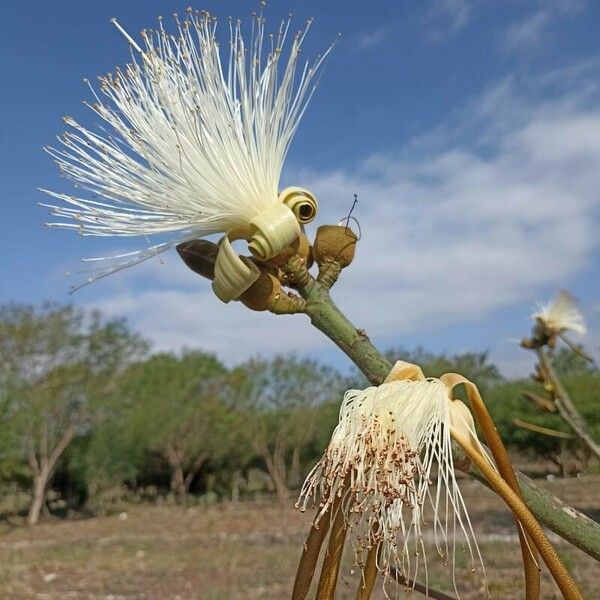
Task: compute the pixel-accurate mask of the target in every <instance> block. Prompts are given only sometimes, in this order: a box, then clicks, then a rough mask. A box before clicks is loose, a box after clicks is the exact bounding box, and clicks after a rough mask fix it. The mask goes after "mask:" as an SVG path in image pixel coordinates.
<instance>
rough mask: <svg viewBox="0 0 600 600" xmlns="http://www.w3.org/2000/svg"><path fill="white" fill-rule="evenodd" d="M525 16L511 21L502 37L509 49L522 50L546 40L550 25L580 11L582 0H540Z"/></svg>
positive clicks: (582, 4) (583, 3) (582, 5)
mask: <svg viewBox="0 0 600 600" xmlns="http://www.w3.org/2000/svg"><path fill="white" fill-rule="evenodd" d="M537 5H538V6H537V9H536V10H535V11H534V12H532V13H530V14H529V15H527V16H526V17H525V18H523V19H520V20H518V21H515V22H514V23H511V24H510V25H509V26H508V27H507V28H506V30H505V31H504V32H503V34H502V37H503V40H504V43H505V45H506V47H507V48H508V49H509V50H524V49H531V48H534V47H537V46H539V45H540V44H541V43H542V42H547V41H548V37H549V31H550V29H551V28H552V26H553V25H554V24H555V23H557V22H558V21H560V20H564V18H565V17H568V16H569V15H573V14H575V13H578V12H580V11H581V10H582V9H583V8H584V5H585V2H584V1H583V0H581V1H580V0H542V1H540V2H538V3H537Z"/></svg>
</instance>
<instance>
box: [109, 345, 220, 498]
mask: <svg viewBox="0 0 600 600" xmlns="http://www.w3.org/2000/svg"><path fill="white" fill-rule="evenodd" d="M225 374H226V369H225V367H224V366H223V365H222V364H221V363H220V362H219V361H218V360H217V359H216V358H215V357H214V356H213V355H211V354H205V353H203V352H186V353H184V354H183V355H182V356H181V357H177V356H175V355H173V354H159V355H156V356H153V357H151V358H150V359H148V360H146V361H144V362H140V363H137V364H135V365H132V366H131V367H130V368H129V369H128V371H127V372H126V373H124V375H123V376H122V378H121V381H120V382H119V384H118V389H117V390H116V393H115V398H116V400H117V402H118V403H120V404H121V405H122V406H123V409H122V411H121V425H120V427H119V430H120V435H123V436H126V437H127V439H128V444H127V445H128V446H129V447H132V448H136V449H137V452H138V453H139V451H140V450H142V451H146V452H149V453H151V454H154V455H157V456H158V457H159V458H160V460H162V461H163V462H164V463H165V464H166V465H167V466H168V468H169V470H170V488H171V491H172V492H173V493H174V494H175V496H176V498H177V499H178V500H182V499H183V498H185V496H186V494H187V493H188V492H189V489H190V486H191V484H192V482H193V480H194V478H195V477H196V475H197V474H198V472H199V471H200V469H201V467H202V465H203V464H204V463H205V461H206V460H207V459H208V458H210V457H211V456H213V455H214V454H215V453H216V452H218V451H219V444H220V441H221V438H222V437H223V426H222V423H223V418H224V413H225V406H224V404H223V402H222V400H221V388H222V386H223V378H224V376H225Z"/></svg>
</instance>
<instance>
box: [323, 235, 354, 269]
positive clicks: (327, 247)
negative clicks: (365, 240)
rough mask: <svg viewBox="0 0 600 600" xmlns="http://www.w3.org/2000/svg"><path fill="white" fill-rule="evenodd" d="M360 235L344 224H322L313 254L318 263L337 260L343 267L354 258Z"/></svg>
mask: <svg viewBox="0 0 600 600" xmlns="http://www.w3.org/2000/svg"><path fill="white" fill-rule="evenodd" d="M357 241H358V237H357V236H356V234H355V233H354V232H353V231H352V230H351V229H350V228H349V227H345V226H343V225H321V227H319V228H318V229H317V235H316V237H315V243H314V245H313V254H314V257H315V260H316V261H317V264H319V265H320V264H323V263H325V262H336V263H338V264H339V265H340V267H341V268H342V269H343V268H345V267H347V266H348V265H349V264H350V263H351V262H352V259H353V258H354V251H355V250H356V242H357Z"/></svg>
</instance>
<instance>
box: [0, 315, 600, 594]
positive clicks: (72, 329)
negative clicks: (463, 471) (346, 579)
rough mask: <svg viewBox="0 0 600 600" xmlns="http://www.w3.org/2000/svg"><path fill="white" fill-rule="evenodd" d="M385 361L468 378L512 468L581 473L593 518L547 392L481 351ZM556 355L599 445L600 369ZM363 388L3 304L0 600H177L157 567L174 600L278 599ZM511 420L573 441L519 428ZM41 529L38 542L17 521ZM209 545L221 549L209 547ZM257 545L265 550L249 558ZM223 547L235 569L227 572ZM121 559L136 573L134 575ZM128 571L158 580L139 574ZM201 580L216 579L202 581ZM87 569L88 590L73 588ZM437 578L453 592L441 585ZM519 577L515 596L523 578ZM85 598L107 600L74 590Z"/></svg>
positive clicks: (479, 515)
mask: <svg viewBox="0 0 600 600" xmlns="http://www.w3.org/2000/svg"><path fill="white" fill-rule="evenodd" d="M388 355H389V358H391V359H398V358H402V359H404V360H409V361H413V362H416V363H418V364H420V365H422V366H423V369H424V371H425V373H426V374H427V375H429V376H437V375H441V374H442V373H445V372H452V371H456V372H460V373H462V374H464V375H465V376H466V377H468V378H469V379H471V380H473V381H474V382H476V383H477V385H478V386H479V388H480V390H481V391H482V393H483V395H484V397H485V398H486V400H487V403H488V405H489V407H490V410H491V412H492V414H493V417H494V418H495V420H496V422H497V424H498V427H499V429H500V433H501V435H502V437H503V439H504V440H505V441H506V443H507V444H508V446H509V449H510V450H511V452H512V453H513V455H514V457H515V462H516V464H517V466H518V467H519V468H521V469H523V470H525V471H526V472H528V473H529V474H531V475H533V476H550V479H553V478H555V477H556V476H557V475H558V476H560V477H562V476H576V475H579V476H581V475H583V474H587V476H586V477H584V478H582V479H571V480H569V481H571V482H572V483H570V484H569V488H565V489H562V493H563V496H565V495H566V499H569V494H571V495H573V494H575V496H573V497H572V498H571V501H573V502H574V503H575V504H576V505H577V506H578V507H579V508H583V510H586V511H587V512H588V513H589V514H591V516H594V515H595V514H596V513H597V512H600V511H599V510H598V509H599V508H600V503H597V504H595V500H594V498H595V496H597V494H595V495H594V494H593V493H591V491H590V486H592V487H593V485H597V484H598V482H599V481H600V478H598V477H595V476H594V473H596V472H597V470H598V465H597V464H596V463H594V461H593V460H591V457H590V455H589V453H588V452H587V451H586V449H585V448H584V447H582V446H581V445H580V443H578V442H577V440H576V439H570V438H569V437H568V436H569V432H568V430H566V429H565V425H564V423H563V422H562V421H561V420H560V419H559V418H558V417H557V416H556V415H555V414H553V413H551V412H546V413H540V411H539V410H538V408H537V407H536V406H535V404H534V403H532V402H529V401H527V399H526V398H525V397H524V395H523V392H530V393H533V394H534V397H542V396H543V394H544V390H543V389H542V388H541V386H540V385H539V384H536V383H535V382H534V381H531V380H527V379H524V380H507V379H505V378H504V377H502V375H501V373H500V372H499V370H498V368H497V367H496V366H495V365H494V364H492V363H491V362H490V361H489V359H488V355H487V353H486V352H485V351H482V352H480V353H468V354H458V355H454V356H446V355H437V354H431V353H429V352H427V351H425V350H423V349H416V350H407V349H402V348H395V349H390V350H389V351H388ZM554 359H555V364H556V366H557V370H558V372H559V373H560V375H561V377H562V379H563V382H564V384H565V386H566V387H567V388H568V391H569V392H570V393H571V395H572V398H573V400H574V401H575V403H576V405H577V407H578V408H579V410H580V411H581V413H582V415H583V416H584V417H585V418H586V420H587V422H588V424H589V426H590V428H591V430H592V432H593V433H594V435H595V436H596V437H600V413H599V411H598V410H597V406H598V404H599V402H600V371H599V370H598V368H597V366H595V365H593V364H590V363H588V362H586V361H585V360H583V359H582V358H581V357H579V356H578V355H577V354H574V353H573V352H572V351H571V350H570V349H568V348H566V347H564V348H560V349H558V350H557V351H556V352H555V356H554ZM366 386H367V382H366V381H365V380H364V379H363V377H362V375H360V374H359V373H357V372H348V373H340V372H338V371H336V370H335V369H333V368H331V367H329V366H325V365H322V364H319V363H318V362H316V361H313V360H309V359H301V358H298V357H297V356H294V355H286V356H276V357H274V358H272V359H269V360H265V359H262V358H260V357H256V358H254V359H252V360H249V361H247V362H245V363H243V364H240V365H237V366H236V367H234V368H229V369H228V368H226V367H225V366H224V365H223V364H222V363H221V362H220V360H219V358H218V357H216V356H214V355H212V354H208V353H205V352H203V351H202V350H200V349H188V350H185V351H183V352H182V353H180V354H178V355H176V354H164V353H161V354H153V353H152V352H151V348H150V346H149V344H148V343H147V342H146V341H145V340H144V339H143V338H142V337H141V336H140V335H138V334H136V333H135V332H134V331H132V330H131V329H130V328H129V326H128V325H127V323H126V322H124V321H121V320H114V319H105V318H103V317H102V315H100V314H98V313H97V312H89V313H86V312H84V311H83V310H80V309H76V308H73V307H72V306H59V305H45V306H42V307H32V306H25V305H5V306H3V307H1V308H0V416H1V419H2V427H1V429H0V495H1V496H0V506H1V507H2V512H3V516H4V524H5V527H6V530H5V531H4V536H3V537H4V540H0V554H2V552H3V550H2V548H4V550H5V551H7V552H8V551H10V552H9V555H8V556H9V558H8V560H7V561H6V562H5V563H4V565H5V566H4V567H2V568H0V581H2V580H4V583H5V586H6V589H7V590H10V594H9V595H8V596H7V597H11V598H12V597H15V598H20V597H23V598H29V597H38V596H37V595H36V594H38V593H47V592H48V591H50V592H51V593H50V596H45V597H56V598H58V597H66V595H64V594H66V593H67V592H69V593H73V594H75V595H74V596H73V597H107V598H108V597H109V596H110V594H112V593H113V592H114V591H115V590H116V591H118V592H119V593H120V594H121V595H122V597H132V598H133V597H136V598H137V597H140V598H141V597H144V598H147V597H156V598H160V597H171V596H170V595H169V593H166V592H165V591H164V589H163V587H161V586H162V583H160V582H161V579H160V578H159V577H158V576H157V571H156V569H158V572H163V574H164V576H165V577H166V580H169V581H170V580H171V579H173V581H172V583H171V584H169V585H170V586H171V587H172V586H175V587H172V589H175V588H177V589H179V588H178V587H177V586H179V585H180V584H181V586H183V587H181V589H180V591H179V592H177V594H179V597H185V598H187V597H190V598H195V597H198V598H221V597H223V598H225V597H232V598H234V597H238V596H237V595H236V594H238V593H239V597H264V598H276V597H286V594H287V591H286V590H287V588H286V585H287V584H288V583H289V581H291V577H292V573H293V565H294V562H295V560H296V559H297V556H296V555H297V549H298V548H299V547H300V544H301V539H302V535H303V532H304V530H305V529H306V526H307V525H308V523H309V519H310V517H309V516H308V515H307V516H306V517H304V518H303V517H302V516H301V515H300V514H299V513H298V511H294V510H293V501H294V497H295V496H296V495H297V491H298V488H299V486H300V485H301V482H302V481H303V479H304V477H305V476H306V474H307V473H308V471H309V470H310V469H311V467H312V466H313V465H314V464H315V462H316V461H317V460H318V459H319V457H320V455H321V453H322V451H323V448H324V447H325V446H326V444H327V441H328V439H329V436H330V434H331V432H332V430H333V428H334V427H335V425H336V422H337V412H338V409H339V405H340V401H341V398H342V396H343V393H344V391H345V390H347V389H349V388H353V387H366ZM536 395H537V396H536ZM516 418H520V419H522V420H525V421H527V422H529V423H533V424H536V425H540V426H543V427H547V428H551V429H553V430H556V431H559V432H560V431H562V432H564V433H565V434H566V436H565V437H555V436H545V435H541V434H539V433H536V432H534V431H531V430H528V429H523V428H520V427H517V426H515V424H514V420H515V419H516ZM590 477H591V479H590ZM565 481H566V480H565ZM594 482H595V483H594ZM465 484H466V494H467V495H470V494H471V495H475V496H476V497H477V502H475V503H473V506H474V508H473V510H474V517H473V518H474V521H475V522H476V529H477V523H479V526H480V527H483V528H484V530H485V531H487V534H488V535H487V537H486V536H484V537H483V542H482V547H483V548H484V549H485V547H486V546H488V547H489V549H490V552H491V554H492V556H495V555H496V554H497V553H498V552H500V553H501V554H502V555H503V556H504V558H503V559H502V561H499V562H498V565H502V569H504V570H506V569H509V570H510V569H513V570H514V571H515V573H517V572H518V568H519V566H518V561H517V560H516V559H515V561H513V562H514V563H515V564H514V565H513V564H512V562H511V561H508V562H507V561H506V553H505V546H506V547H507V548H510V547H512V546H511V545H514V544H516V538H515V536H514V531H512V526H511V523H510V516H509V515H508V514H507V513H506V511H505V510H503V509H502V507H501V506H499V505H498V504H497V503H496V504H495V502H496V499H495V498H493V497H492V496H491V495H490V494H487V492H486V491H485V490H483V489H482V488H481V486H480V485H479V484H478V483H477V482H474V481H473V482H468V483H467V482H465ZM550 485H557V483H554V484H552V483H551V484H550ZM577 490H579V491H580V492H581V493H580V494H579V495H578V494H577V493H576V492H577ZM582 503H583V504H582ZM236 507H237V508H236ZM277 507H279V508H277ZM130 515H131V516H130ZM490 515H493V516H490ZM596 516H597V515H596ZM40 520H42V521H43V522H44V523H43V524H42V525H41V526H38V528H37V531H38V533H37V534H34V533H32V531H34V530H32V529H31V528H26V527H24V526H22V525H24V524H25V523H26V522H28V523H29V524H35V523H37V522H38V521H40ZM116 523H118V524H119V525H118V528H119V530H120V533H119V534H117V533H116V532H115V531H114V527H115V524H116ZM92 524H94V525H92ZM65 528H66V529H65ZM73 528H74V529H73ZM175 531H179V533H177V534H173V533H172V532H175ZM141 532H146V533H144V534H143V535H142V534H141ZM167 532H171V533H169V534H168V535H167ZM63 535H64V536H66V537H65V539H64V540H63V539H62V536H63ZM140 535H141V537H140ZM165 535H166V536H167V537H165ZM171 535H175V538H176V539H178V540H180V541H181V545H180V546H178V547H177V549H176V550H173V549H171V550H168V548H172V545H173V543H174V541H173V540H172V539H171V538H170V537H169V536H171ZM494 535H495V536H500V537H499V538H498V537H496V538H494V537H493V536H494ZM115 536H116V537H115ZM206 536H208V537H206ZM219 536H221V537H219ZM231 536H233V538H231ZM236 536H239V538H236ZM253 536H254V537H253ZM490 536H491V537H490ZM230 538H231V539H230ZM106 539H108V540H109V541H108V542H107V541H106ZM169 539H171V541H168V540H169ZM219 539H220V540H221V542H223V543H224V544H225V548H221V549H219V548H218V545H219V544H217V546H215V543H216V542H215V540H219ZM236 539H238V540H239V543H240V544H241V545H237V542H235V540H236ZM102 540H105V541H102ZM111 540H112V541H111ZM144 540H145V541H144ZM202 540H204V541H202ZM207 540H208V541H207ZM494 540H495V541H494ZM161 541H162V542H164V543H161ZM491 541H494V543H490V542H491ZM63 544H64V546H63ZM103 544H104V545H103ZM165 544H166V545H165ZM256 545H258V546H260V548H261V550H260V552H256V551H255V550H256V548H255V549H254V550H253V549H252V548H253V547H254V546H256ZM248 546H249V547H248ZM266 547H270V551H268V550H266ZM19 548H21V550H22V551H21V550H18V549H19ZM133 548H136V549H135V552H133ZM242 548H245V550H242ZM25 549H27V551H25ZM75 549H76V550H75ZM503 549H504V550H503ZM515 549H516V546H515ZM17 550H18V551H17ZM132 552H133V558H131V556H132V555H131V553H132ZM223 552H226V553H229V554H231V553H233V554H232V556H237V558H236V559H235V560H236V561H238V562H235V561H234V563H229V562H228V560H227V559H226V558H225V555H224V554H223ZM248 553H249V554H248ZM568 553H570V554H568V556H567V559H568V561H569V560H570V561H571V562H572V563H573V564H572V567H573V568H575V570H576V571H577V570H578V569H581V571H582V573H587V570H586V566H585V565H586V564H587V563H586V560H589V559H587V557H585V556H584V555H583V554H582V553H580V552H578V551H573V550H568ZM167 555H170V556H171V559H169V558H168V557H167ZM119 556H120V557H121V559H118V557H119ZM176 556H177V557H178V558H177V559H175V557H176ZM250 556H252V557H253V560H254V563H253V561H252V560H250ZM136 557H137V558H136ZM130 559H131V560H133V562H134V563H135V564H133V563H132V564H131V565H130V566H129V567H127V568H126V567H125V565H126V564H129V563H128V561H129V560H130ZM142 559H144V560H142ZM221 560H222V561H224V562H219V561H221ZM248 560H250V563H251V564H254V566H253V567H252V568H253V569H258V571H260V570H261V569H263V570H264V579H265V582H263V584H264V585H263V584H261V583H260V581H261V578H260V577H259V578H258V581H259V583H256V580H254V579H253V580H252V581H253V583H252V585H250V582H249V581H247V580H246V579H245V577H246V576H245V575H244V572H245V571H244V568H242V566H241V563H245V562H247V561H248ZM82 561H85V565H84V564H83V563H82ZM122 561H125V562H122ZM198 561H200V562H198ZM240 561H241V563H240ZM138 563H140V564H143V565H145V566H143V569H149V570H150V571H152V573H153V575H150V576H148V578H146V579H144V578H141V575H140V574H139V573H138V570H139V569H140V568H141V567H140V564H138ZM90 564H91V565H93V568H92V570H91V571H89V567H90ZM211 565H212V566H211ZM271 565H272V566H273V568H271ZM277 565H279V566H277ZM496 566H497V565H495V563H494V560H492V565H491V567H492V568H491V571H490V572H491V575H490V577H491V581H492V583H493V585H492V588H493V587H494V585H496V586H497V585H500V584H501V583H502V581H503V580H504V581H505V576H504V575H502V573H501V572H497V571H496V570H495V568H496ZM248 568H250V567H248ZM464 568H465V569H466V561H465V565H464ZM181 569H184V570H185V571H186V573H185V574H184V575H182V574H181ZM207 569H208V571H207ZM211 569H214V570H215V573H216V575H215V577H216V578H217V580H218V581H217V580H215V581H213V580H212V578H208V579H207V573H209V572H210V571H211ZM434 572H435V568H434ZM58 573H60V574H61V576H60V581H59V582H58V583H56V584H54V583H53V582H54V580H55V579H58ZM76 573H79V575H75V574H76ZM94 573H95V574H96V575H95V576H96V579H95V580H93V581H90V582H89V583H88V584H86V586H87V587H86V586H83V587H81V586H80V585H79V584H77V583H76V581H78V580H79V579H78V578H80V577H81V576H83V574H85V577H92V579H94V577H93V574H94ZM125 573H126V574H125ZM136 573H138V574H137V575H136ZM178 573H179V575H177V574H178ZM286 573H287V575H286ZM346 573H347V574H349V573H350V566H349V567H348V569H347V571H346ZM591 573H593V570H592V571H591ZM180 576H181V577H183V582H182V581H181V580H180V579H179V578H180ZM286 576H287V579H286ZM136 577H137V578H138V579H136ZM157 577H158V578H157ZM436 577H438V576H437V575H436ZM590 577H591V579H590V583H589V585H595V580H594V579H593V577H592V576H591V575H590ZM123 578H124V579H123ZM155 578H156V580H155ZM434 579H435V578H434ZM438 579H439V584H440V587H444V586H447V584H448V580H447V579H444V578H443V576H442V575H441V574H440V575H439V578H438ZM438 579H435V580H436V581H438ZM583 579H584V582H585V581H586V579H589V577H588V575H584V576H583ZM166 580H165V581H166ZM175 581H177V582H178V583H175ZM511 581H512V583H511V585H513V584H514V587H515V590H518V589H519V587H518V586H519V578H518V576H515V577H514V578H513V579H512V580H511ZM194 582H195V583H194ZM286 582H287V583H286ZM163 583H164V581H163ZM184 583H185V585H184ZM505 583H506V582H505ZM59 584H60V585H59ZM188 584H189V585H190V586H191V588H189V589H188V588H187V587H186V586H187V585H188ZM82 585H83V584H82ZM249 585H250V587H248V586H249ZM53 586H55V587H53ZM56 586H58V587H56ZM94 586H96V587H97V586H100V587H101V588H103V589H105V590H109V592H110V593H109V592H107V595H105V596H102V594H100V595H99V596H94V595H93V594H92V595H91V596H84V595H82V596H78V595H77V594H79V591H77V590H80V592H81V593H82V594H84V591H85V590H86V589H87V592H85V593H88V592H89V590H90V589H95V587H94ZM349 587H350V588H352V587H353V586H352V585H350V586H349ZM509 587H510V586H509ZM472 588H473V586H467V587H466V590H471V591H467V594H471V593H474V592H473V591H472ZM40 589H42V590H44V589H45V590H46V591H45V592H40ZM261 589H262V592H261ZM474 589H475V590H477V589H479V588H478V587H477V586H475V588H474ZM511 589H512V588H511ZM52 590H54V592H52ZM111 590H112V591H111ZM127 590H129V592H128V593H125V592H127ZM161 590H162V591H161ZM186 590H187V591H186ZM219 590H220V591H219ZM244 590H245V591H244ZM257 590H258V591H257ZM548 590H552V587H551V586H550V585H549V584H548ZM209 591H210V593H209ZM213 592H214V593H213ZM250 592H251V593H250ZM7 593H8V592H7ZM53 593H54V594H55V595H53ZM221 593H223V596H221V595H219V594H221ZM515 593H517V592H516V591H515ZM549 593H550V594H552V593H553V592H552V591H549ZM61 594H62V595H61ZM128 594H129V595H128ZM136 594H141V595H136ZM152 594H156V595H155V596H153V595H152ZM161 594H162V595H161ZM177 594H175V595H177ZM182 594H183V595H182ZM210 594H212V595H210ZM244 594H250V596H244ZM173 597H175V596H173ZM466 597H471V596H469V595H467V596H466ZM499 597H510V596H502V595H501V596H499ZM514 597H517V596H514ZM547 597H548V598H551V597H554V596H552V595H549V596H547Z"/></svg>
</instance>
